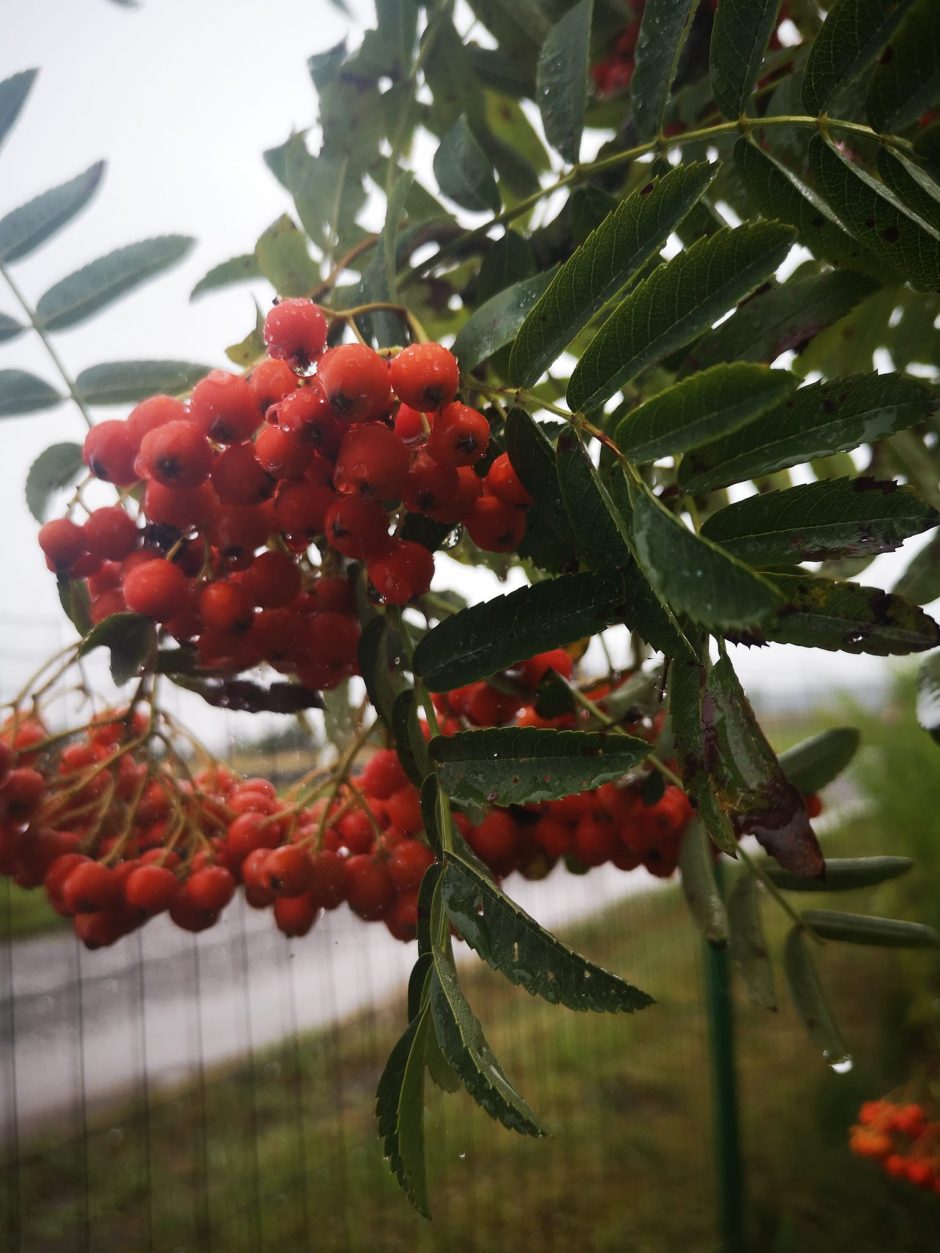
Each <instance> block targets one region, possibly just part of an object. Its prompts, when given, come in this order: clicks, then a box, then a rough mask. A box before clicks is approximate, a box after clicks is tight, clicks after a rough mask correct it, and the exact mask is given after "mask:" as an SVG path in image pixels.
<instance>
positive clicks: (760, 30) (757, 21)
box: [710, 0, 780, 119]
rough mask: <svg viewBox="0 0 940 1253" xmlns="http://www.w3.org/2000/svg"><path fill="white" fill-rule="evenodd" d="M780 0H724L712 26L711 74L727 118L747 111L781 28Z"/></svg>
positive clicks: (716, 96)
mask: <svg viewBox="0 0 940 1253" xmlns="http://www.w3.org/2000/svg"><path fill="white" fill-rule="evenodd" d="M779 9H780V0H721V4H719V6H718V9H717V12H716V13H715V21H714V24H713V25H712V38H711V47H710V60H711V65H710V72H711V83H712V91H713V93H714V96H715V103H716V104H717V105H718V108H719V109H720V110H721V111H722V113H723V114H724V115H725V117H727V118H732V119H733V118H737V117H740V115H741V114H742V113H743V112H744V108H745V105H746V104H747V102H748V100H749V99H750V97H751V93H752V92H753V90H754V85H755V83H756V82H757V76H758V75H759V74H760V67H761V64H762V62H763V60H764V54H765V53H766V51H767V41H768V40H769V39H770V36H771V32H772V31H773V30H774V28H775V27H776V25H777V13H778V11H779Z"/></svg>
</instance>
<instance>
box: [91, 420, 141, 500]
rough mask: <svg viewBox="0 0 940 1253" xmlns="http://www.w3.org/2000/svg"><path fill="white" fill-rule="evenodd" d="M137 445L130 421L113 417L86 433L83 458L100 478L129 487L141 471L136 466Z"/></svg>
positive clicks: (119, 485)
mask: <svg viewBox="0 0 940 1253" xmlns="http://www.w3.org/2000/svg"><path fill="white" fill-rule="evenodd" d="M136 456H137V445H136V443H135V442H134V440H133V438H132V436H131V434H130V431H129V430H128V427H127V423H126V422H118V421H116V420H111V421H108V422H99V423H98V425H97V426H93V427H92V429H91V430H90V431H89V432H88V434H87V435H86V436H85V443H84V445H83V447H82V459H83V460H84V462H85V465H86V466H88V468H89V470H90V471H91V472H92V474H93V475H94V476H95V478H96V479H103V480H104V482H106V483H114V484H115V485H116V486H118V487H129V486H130V484H131V483H136V482H137V479H138V477H139V476H138V474H137V472H136V471H135V469H134V458H135V457H136Z"/></svg>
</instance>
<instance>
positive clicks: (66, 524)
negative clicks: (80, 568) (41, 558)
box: [39, 518, 86, 574]
mask: <svg viewBox="0 0 940 1253" xmlns="http://www.w3.org/2000/svg"><path fill="white" fill-rule="evenodd" d="M85 543H86V540H85V534H84V531H83V530H82V528H81V527H80V526H76V524H75V523H74V522H72V521H71V520H70V519H69V518H54V519H53V520H52V521H51V522H46V523H45V525H43V526H42V527H40V529H39V547H40V548H41V549H42V551H43V552H44V553H45V555H46V564H47V565H48V566H49V569H50V570H55V571H57V572H58V573H59V574H66V573H68V572H69V571H70V570H71V569H72V567H73V566H74V565H75V562H76V561H77V560H78V559H79V557H80V556H81V555H82V553H83V552H84V551H85Z"/></svg>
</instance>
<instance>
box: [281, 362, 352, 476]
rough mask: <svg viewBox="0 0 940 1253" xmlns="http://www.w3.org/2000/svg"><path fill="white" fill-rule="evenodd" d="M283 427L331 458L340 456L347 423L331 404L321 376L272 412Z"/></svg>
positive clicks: (286, 399) (313, 448)
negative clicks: (320, 378)
mask: <svg viewBox="0 0 940 1253" xmlns="http://www.w3.org/2000/svg"><path fill="white" fill-rule="evenodd" d="M272 417H273V418H274V420H275V421H276V423H277V425H278V426H279V427H280V428H281V430H282V431H287V433H288V434H290V435H293V436H294V437H295V438H296V439H298V440H300V442H301V443H302V444H304V445H305V446H307V447H309V448H311V449H312V450H313V451H314V452H319V453H322V454H323V455H324V456H326V457H329V458H330V460H331V461H332V459H333V458H334V457H335V456H336V451H337V449H338V448H339V445H340V440H341V439H342V437H343V429H344V428H343V425H342V423H341V422H340V421H339V420H338V419H337V417H336V414H335V413H334V412H333V410H332V409H331V408H330V402H329V401H328V400H327V398H326V393H325V392H324V391H323V388H322V387H321V386H320V381H319V379H316V378H314V379H311V380H310V381H309V383H308V384H307V386H306V387H301V388H299V389H298V390H297V391H293V392H290V393H289V395H287V396H285V398H284V399H283V400H282V401H281V402H280V404H278V405H276V406H275V407H274V408H273V409H272V410H271V411H270V412H269V414H268V419H269V421H270V420H271V418H272Z"/></svg>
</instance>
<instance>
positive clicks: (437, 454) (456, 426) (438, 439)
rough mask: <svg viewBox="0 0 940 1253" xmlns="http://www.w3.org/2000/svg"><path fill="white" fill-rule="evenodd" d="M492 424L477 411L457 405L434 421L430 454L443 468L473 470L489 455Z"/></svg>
mask: <svg viewBox="0 0 940 1253" xmlns="http://www.w3.org/2000/svg"><path fill="white" fill-rule="evenodd" d="M489 440H490V424H489V422H487V420H486V418H485V417H484V416H483V414H482V413H480V412H479V410H477V409H471V408H470V406H469V405H462V404H460V403H459V402H457V401H455V402H454V403H453V404H450V405H448V406H447V407H446V409H442V410H441V412H440V413H439V414H438V415H437V417H436V418H435V419H434V422H433V424H432V426H431V434H430V435H429V436H428V444H427V448H428V452H429V453H430V454H431V456H432V457H433V458H434V460H435V461H439V462H440V463H441V465H444V466H471V465H473V463H474V462H475V461H479V459H480V457H482V455H483V454H484V453H485V452H486V446H487V444H488V443H489Z"/></svg>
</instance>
